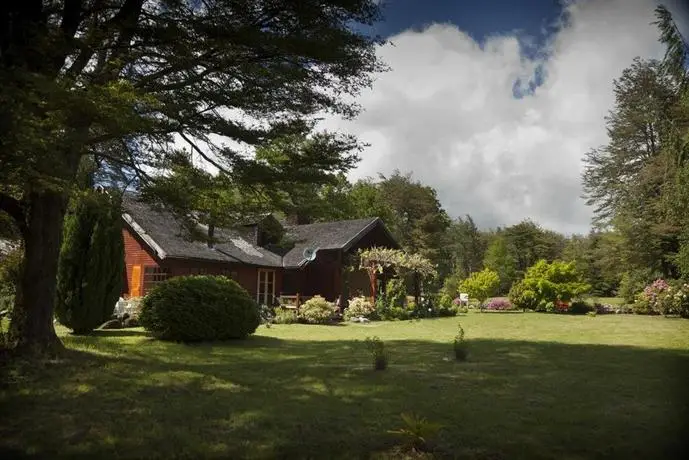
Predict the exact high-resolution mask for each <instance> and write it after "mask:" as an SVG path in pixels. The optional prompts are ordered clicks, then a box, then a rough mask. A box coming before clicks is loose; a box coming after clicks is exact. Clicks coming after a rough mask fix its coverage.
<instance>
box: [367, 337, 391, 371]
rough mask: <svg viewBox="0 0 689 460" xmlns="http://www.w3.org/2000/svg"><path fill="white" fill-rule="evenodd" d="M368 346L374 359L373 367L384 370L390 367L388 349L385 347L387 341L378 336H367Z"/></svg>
mask: <svg viewBox="0 0 689 460" xmlns="http://www.w3.org/2000/svg"><path fill="white" fill-rule="evenodd" d="M366 348H368V351H369V353H370V354H371V358H372V359H373V369H375V370H377V371H382V370H384V369H385V368H387V367H388V351H387V350H386V349H385V342H383V341H382V340H380V338H378V337H367V338H366Z"/></svg>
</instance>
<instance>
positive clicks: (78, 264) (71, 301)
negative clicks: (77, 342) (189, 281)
mask: <svg viewBox="0 0 689 460" xmlns="http://www.w3.org/2000/svg"><path fill="white" fill-rule="evenodd" d="M123 264H124V243H123V241H122V224H121V220H120V206H119V201H118V200H116V199H113V198H111V197H110V196H108V195H107V194H100V193H93V192H86V193H84V194H82V195H80V196H79V197H78V198H76V199H75V200H74V202H73V206H72V213H71V214H70V215H69V217H68V218H67V220H66V222H65V233H64V238H63V244H62V248H61V251H60V261H59V266H58V284H57V299H56V309H55V313H56V316H57V318H58V320H59V321H60V323H62V324H63V325H65V326H67V327H69V328H70V329H72V331H73V332H74V333H75V334H86V333H89V332H90V331H92V330H93V329H94V328H96V327H98V326H99V325H100V324H102V323H103V322H105V321H106V320H108V319H109V318H110V316H111V315H112V312H113V310H114V307H115V302H116V301H117V298H118V296H119V294H120V291H121V288H122V273H123Z"/></svg>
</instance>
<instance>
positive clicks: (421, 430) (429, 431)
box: [388, 414, 442, 452]
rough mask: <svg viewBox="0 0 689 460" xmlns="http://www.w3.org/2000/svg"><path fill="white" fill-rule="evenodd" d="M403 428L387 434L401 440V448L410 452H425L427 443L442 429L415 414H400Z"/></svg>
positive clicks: (440, 426)
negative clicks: (396, 436)
mask: <svg viewBox="0 0 689 460" xmlns="http://www.w3.org/2000/svg"><path fill="white" fill-rule="evenodd" d="M402 420H403V421H404V426H403V427H401V428H399V429H397V430H390V431H388V433H390V434H395V435H398V436H400V437H401V438H402V440H403V441H402V442H403V444H402V446H403V447H404V448H405V449H408V450H411V451H422V452H423V451H427V450H428V448H429V443H430V442H431V441H432V440H433V438H434V437H436V436H437V434H438V432H439V431H440V429H441V428H442V425H440V424H438V423H433V422H429V421H428V420H427V419H426V418H425V417H419V416H417V415H415V414H402Z"/></svg>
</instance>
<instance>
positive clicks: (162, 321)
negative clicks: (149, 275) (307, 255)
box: [139, 276, 260, 342]
mask: <svg viewBox="0 0 689 460" xmlns="http://www.w3.org/2000/svg"><path fill="white" fill-rule="evenodd" d="M259 322H260V316H259V311H258V305H257V304H256V302H254V300H253V299H252V298H251V297H250V296H249V294H248V293H247V292H246V290H245V289H244V288H242V287H241V286H240V285H239V284H237V283H236V282H234V281H232V280H230V279H228V278H226V277H223V276H180V277H176V278H171V279H169V280H166V281H164V282H162V283H160V284H159V285H158V286H157V287H156V288H155V289H154V290H153V291H152V292H151V293H149V294H148V295H147V296H146V297H144V300H143V302H142V303H141V313H140V314H139V323H140V324H141V325H142V326H143V327H144V328H145V329H146V330H148V331H149V332H151V333H152V334H153V335H154V336H155V337H157V338H159V339H162V340H177V341H182V342H194V341H200V340H227V339H243V338H246V337H247V336H248V335H249V334H252V333H253V332H254V331H256V328H257V327H258V324H259Z"/></svg>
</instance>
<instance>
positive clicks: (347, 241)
mask: <svg viewBox="0 0 689 460" xmlns="http://www.w3.org/2000/svg"><path fill="white" fill-rule="evenodd" d="M378 225H383V221H381V220H380V219H379V218H378V217H370V218H367V219H356V220H341V221H337V222H320V223H316V224H307V225H293V226H288V227H285V230H286V236H287V238H288V239H290V240H292V241H293V242H294V243H295V245H294V247H293V248H292V249H291V250H290V251H289V252H288V253H287V254H285V256H284V258H283V266H284V267H288V268H293V267H299V266H301V265H302V262H303V260H304V256H303V254H304V250H305V249H307V248H309V249H319V250H328V249H343V250H345V251H346V250H347V249H349V248H350V247H352V246H353V245H354V244H355V243H356V242H357V241H359V239H360V238H361V237H362V236H364V235H365V234H366V233H368V231H370V230H372V229H373V228H374V227H376V226H378ZM383 228H385V226H383ZM386 231H387V230H386ZM390 238H391V239H392V237H390Z"/></svg>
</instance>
